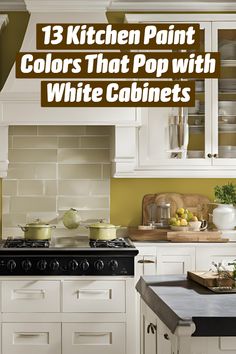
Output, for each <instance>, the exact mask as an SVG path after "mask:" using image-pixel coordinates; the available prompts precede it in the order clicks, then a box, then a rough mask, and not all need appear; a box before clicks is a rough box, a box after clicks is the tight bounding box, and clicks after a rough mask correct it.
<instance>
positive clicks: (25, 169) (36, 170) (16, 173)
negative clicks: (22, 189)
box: [3, 161, 57, 184]
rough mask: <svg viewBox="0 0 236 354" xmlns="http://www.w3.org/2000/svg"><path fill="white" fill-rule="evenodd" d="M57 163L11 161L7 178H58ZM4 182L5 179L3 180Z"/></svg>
mask: <svg viewBox="0 0 236 354" xmlns="http://www.w3.org/2000/svg"><path fill="white" fill-rule="evenodd" d="M56 171H57V165H56V163H55V164H49V163H48V164H46V163H45V164H43V163H38V164H33V163H11V161H10V165H9V170H8V175H7V179H8V180H10V179H56V174H57V172H56ZM3 184H4V181H3Z"/></svg>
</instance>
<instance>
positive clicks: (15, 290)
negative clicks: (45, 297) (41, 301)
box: [13, 289, 46, 294]
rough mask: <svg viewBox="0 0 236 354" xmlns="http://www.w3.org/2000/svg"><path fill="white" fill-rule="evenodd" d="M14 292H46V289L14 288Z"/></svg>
mask: <svg viewBox="0 0 236 354" xmlns="http://www.w3.org/2000/svg"><path fill="white" fill-rule="evenodd" d="M13 291H14V293H18V294H45V293H46V291H45V290H43V289H14V290H13Z"/></svg>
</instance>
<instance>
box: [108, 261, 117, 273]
mask: <svg viewBox="0 0 236 354" xmlns="http://www.w3.org/2000/svg"><path fill="white" fill-rule="evenodd" d="M118 266H119V264H118V262H117V261H116V260H115V259H112V260H111V261H110V262H109V267H110V269H111V270H112V271H113V272H114V271H115V270H117V268H118Z"/></svg>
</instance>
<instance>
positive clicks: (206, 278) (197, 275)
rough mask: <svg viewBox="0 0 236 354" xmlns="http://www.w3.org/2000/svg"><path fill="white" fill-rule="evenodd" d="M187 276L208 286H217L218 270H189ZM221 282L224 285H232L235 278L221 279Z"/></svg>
mask: <svg viewBox="0 0 236 354" xmlns="http://www.w3.org/2000/svg"><path fill="white" fill-rule="evenodd" d="M187 278H188V279H191V280H193V281H195V282H196V283H198V284H200V285H202V286H205V287H207V288H208V287H213V286H217V278H218V274H217V273H216V272H212V271H209V272H188V273H187ZM221 284H222V285H223V286H232V284H233V280H231V279H221Z"/></svg>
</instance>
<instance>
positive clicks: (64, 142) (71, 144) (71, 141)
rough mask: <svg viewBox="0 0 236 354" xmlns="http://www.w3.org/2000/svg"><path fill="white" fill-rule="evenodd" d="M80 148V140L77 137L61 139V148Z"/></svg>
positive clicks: (59, 140)
mask: <svg viewBox="0 0 236 354" xmlns="http://www.w3.org/2000/svg"><path fill="white" fill-rule="evenodd" d="M79 146H80V138H78V137H76V138H74V137H69V138H68V137H59V138H58V147H59V148H78V147H79Z"/></svg>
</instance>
